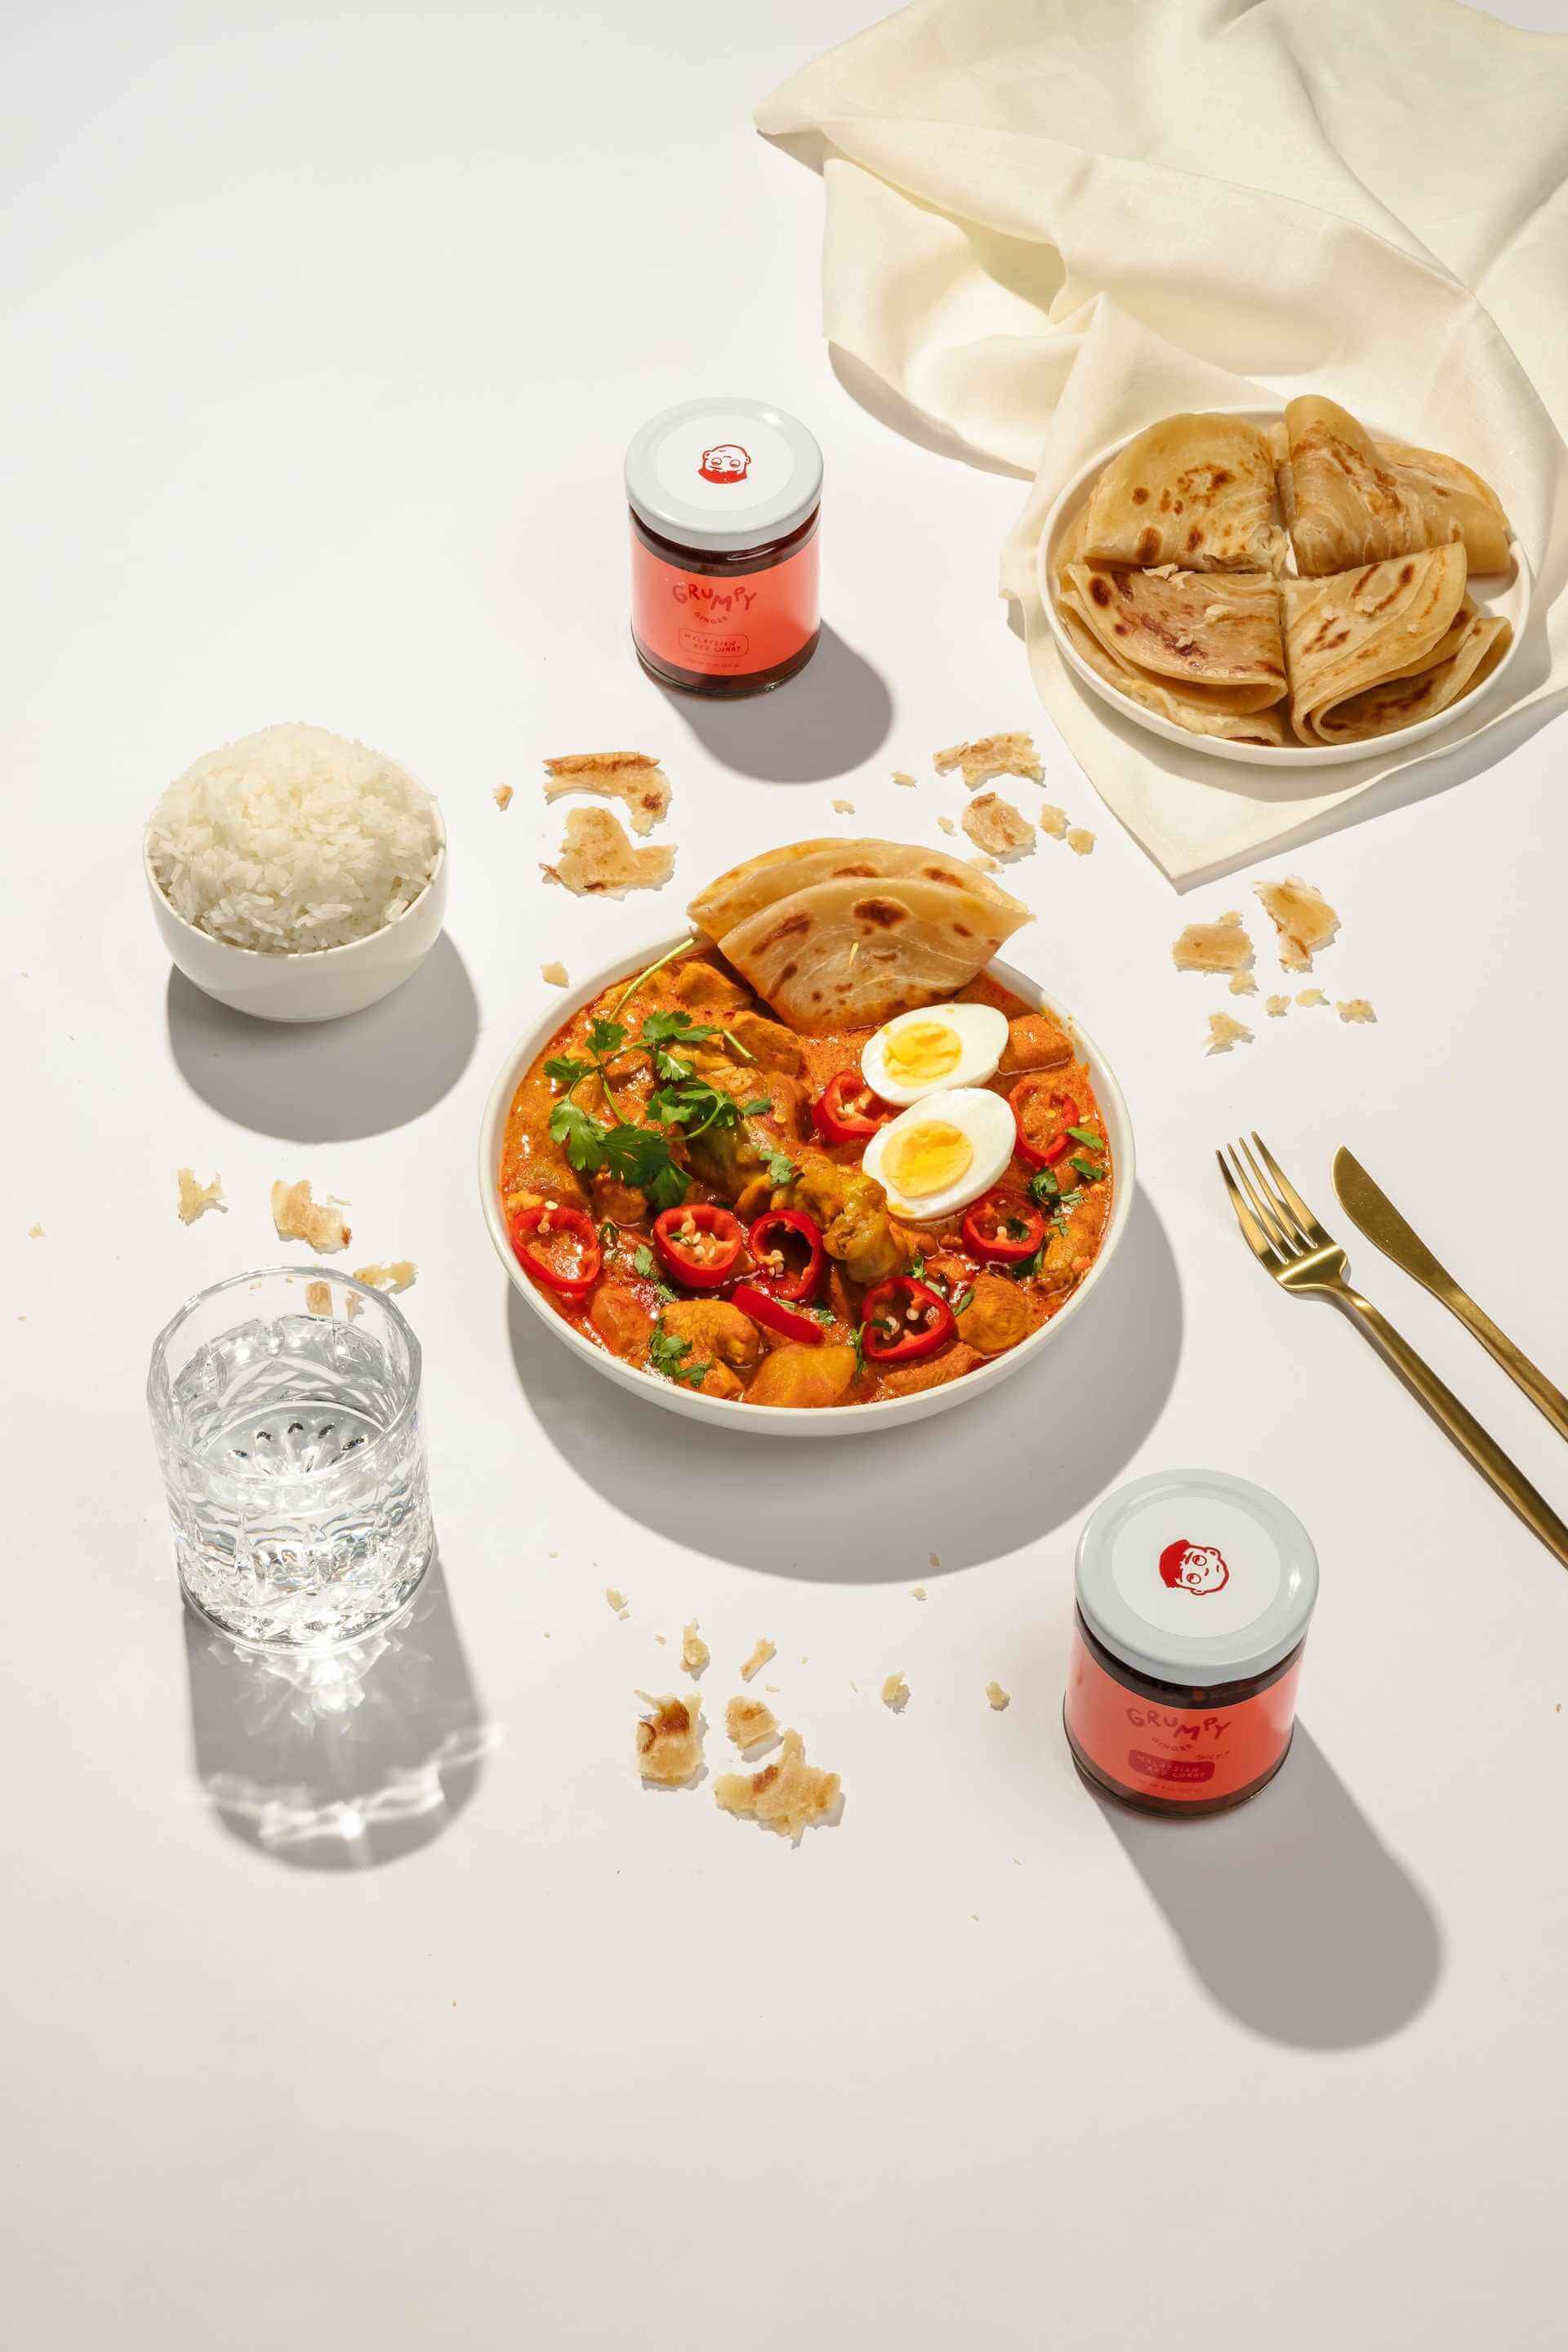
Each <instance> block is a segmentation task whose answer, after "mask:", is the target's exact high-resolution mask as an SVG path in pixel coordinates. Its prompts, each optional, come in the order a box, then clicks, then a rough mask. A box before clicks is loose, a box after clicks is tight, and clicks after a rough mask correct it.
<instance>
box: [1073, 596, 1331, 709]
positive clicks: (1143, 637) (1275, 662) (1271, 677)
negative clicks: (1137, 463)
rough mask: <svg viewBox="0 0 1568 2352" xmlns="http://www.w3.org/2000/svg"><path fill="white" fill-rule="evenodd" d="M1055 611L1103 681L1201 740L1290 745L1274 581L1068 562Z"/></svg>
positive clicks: (1282, 650)
mask: <svg viewBox="0 0 1568 2352" xmlns="http://www.w3.org/2000/svg"><path fill="white" fill-rule="evenodd" d="M1058 613H1059V614H1060V616H1061V619H1062V622H1063V625H1064V626H1066V627H1067V629H1068V633H1069V635H1070V636H1071V638H1072V642H1073V643H1074V645H1075V646H1077V647H1078V649H1079V653H1080V654H1081V655H1082V656H1083V657H1084V659H1085V660H1086V661H1088V662H1089V663H1090V664H1091V665H1092V666H1093V667H1095V668H1097V669H1098V670H1099V671H1100V675H1101V676H1102V677H1105V678H1107V679H1108V680H1109V682H1110V684H1111V685H1112V686H1115V687H1117V688H1119V689H1120V690H1121V693H1123V694H1127V695H1131V697H1132V698H1133V699H1134V700H1135V701H1138V702H1142V704H1144V706H1145V707H1146V708H1147V709H1152V710H1157V711H1159V712H1160V713H1161V714H1162V715H1163V717H1164V718H1166V719H1171V720H1172V721H1173V723H1174V724H1175V725H1176V726H1178V727H1184V728H1185V729H1187V730H1189V732H1191V733H1193V734H1195V735H1211V734H1218V733H1221V732H1224V733H1227V734H1231V735H1242V736H1245V737H1246V738H1247V740H1252V741H1258V742H1266V743H1279V742H1283V741H1284V740H1285V730H1284V722H1283V719H1282V717H1281V716H1280V715H1279V714H1278V713H1277V712H1276V710H1275V709H1274V708H1273V706H1276V705H1279V704H1282V703H1283V702H1284V699H1285V695H1286V691H1287V686H1286V674H1285V646H1284V640H1283V637H1282V635H1281V634H1280V612H1279V582H1278V581H1277V580H1276V579H1275V577H1274V575H1273V573H1272V572H1225V573H1215V572H1180V571H1175V570H1173V569H1172V568H1171V567H1169V566H1167V567H1166V568H1165V569H1163V570H1162V571H1157V572H1127V571H1120V570H1115V569H1113V568H1112V567H1111V566H1110V565H1108V564H1097V563H1081V562H1065V563H1064V564H1063V565H1062V566H1061V569H1060V571H1059V572H1058Z"/></svg>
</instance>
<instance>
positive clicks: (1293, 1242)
mask: <svg viewBox="0 0 1568 2352" xmlns="http://www.w3.org/2000/svg"><path fill="white" fill-rule="evenodd" d="M1236 1149H1237V1158H1238V1159H1240V1160H1245V1161H1246V1163H1247V1167H1248V1168H1249V1169H1250V1170H1251V1171H1252V1174H1253V1176H1254V1178H1255V1180H1256V1181H1257V1184H1258V1191H1259V1192H1261V1193H1262V1195H1263V1197H1264V1199H1265V1200H1266V1201H1267V1202H1268V1205H1269V1207H1270V1208H1271V1209H1272V1210H1273V1212H1274V1214H1275V1215H1276V1217H1277V1218H1278V1219H1279V1223H1280V1224H1281V1225H1282V1226H1283V1227H1284V1229H1285V1236H1286V1239H1287V1240H1288V1241H1289V1244H1290V1246H1291V1248H1292V1249H1295V1247H1296V1246H1297V1244H1298V1242H1299V1243H1300V1246H1301V1247H1302V1248H1303V1249H1310V1248H1311V1246H1312V1244H1311V1241H1310V1236H1309V1235H1308V1234H1307V1231H1306V1229H1305V1227H1304V1226H1303V1225H1301V1224H1300V1223H1299V1222H1298V1220H1297V1219H1296V1218H1295V1217H1293V1216H1292V1215H1291V1214H1290V1212H1289V1208H1288V1207H1287V1206H1286V1204H1285V1202H1283V1201H1282V1200H1281V1199H1280V1198H1279V1193H1278V1192H1276V1191H1275V1189H1274V1187H1273V1186H1272V1185H1271V1184H1270V1183H1269V1181H1268V1177H1267V1176H1266V1175H1265V1174H1264V1172H1263V1171H1262V1169H1261V1168H1260V1167H1259V1166H1258V1162H1257V1160H1255V1159H1254V1158H1253V1156H1252V1151H1251V1148H1250V1146H1249V1145H1248V1144H1247V1143H1246V1142H1245V1141H1243V1142H1241V1143H1238V1144H1237V1147H1236Z"/></svg>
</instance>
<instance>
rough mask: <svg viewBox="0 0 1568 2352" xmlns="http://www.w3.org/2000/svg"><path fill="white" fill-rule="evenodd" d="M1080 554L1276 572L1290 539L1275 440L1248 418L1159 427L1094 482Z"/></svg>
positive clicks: (1191, 418)
mask: <svg viewBox="0 0 1568 2352" xmlns="http://www.w3.org/2000/svg"><path fill="white" fill-rule="evenodd" d="M1082 552H1083V557H1084V560H1085V562H1089V563H1128V564H1138V565H1141V566H1143V567H1144V568H1152V566H1154V565H1157V564H1162V563H1179V564H1180V565H1182V567H1183V568H1184V570H1185V571H1189V572H1270V571H1277V570H1278V569H1279V564H1280V562H1281V560H1282V558H1283V554H1284V540H1283V538H1282V536H1281V534H1280V531H1279V526H1278V523H1277V521H1276V520H1275V490H1274V460H1273V457H1272V456H1271V454H1270V451H1269V446H1268V436H1267V434H1266V433H1264V432H1263V431H1262V430H1261V429H1260V428H1259V427H1258V425H1252V424H1249V423H1248V422H1247V419H1246V418H1245V417H1242V416H1224V415H1182V416H1166V417H1163V418H1162V419H1161V421H1160V423H1159V424H1158V425H1150V426H1149V428H1148V430H1147V431H1146V432H1143V433H1140V434H1138V435H1137V436H1136V437H1135V438H1134V439H1133V440H1131V441H1129V443H1128V444H1127V446H1126V447H1125V448H1124V449H1122V450H1121V451H1119V453H1118V454H1117V456H1116V457H1113V458H1112V459H1111V460H1110V464H1109V465H1108V466H1107V467H1105V470H1104V472H1103V473H1102V474H1101V475H1100V478H1099V480H1098V481H1097V482H1096V483H1095V485H1094V488H1093V490H1092V491H1091V492H1090V494H1089V505H1088V509H1087V511H1086V514H1085V518H1084V539H1083V548H1082Z"/></svg>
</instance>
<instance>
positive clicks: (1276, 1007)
mask: <svg viewBox="0 0 1568 2352" xmlns="http://www.w3.org/2000/svg"><path fill="white" fill-rule="evenodd" d="M1263 1009H1264V1011H1265V1012H1266V1013H1268V1018H1269V1019H1270V1020H1271V1021H1278V1020H1279V1015H1280V1014H1281V1013H1289V1010H1290V1000H1289V997H1288V996H1266V997H1265V998H1264V1000H1263Z"/></svg>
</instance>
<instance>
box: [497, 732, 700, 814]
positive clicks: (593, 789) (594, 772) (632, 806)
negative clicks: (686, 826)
mask: <svg viewBox="0 0 1568 2352" xmlns="http://www.w3.org/2000/svg"><path fill="white" fill-rule="evenodd" d="M544 765H545V770H546V782H545V786H544V797H545V799H546V800H547V801H558V800H559V799H560V798H561V795H562V794H563V793H598V795H599V797H600V799H601V800H607V801H620V802H622V803H624V805H625V807H626V814H627V815H628V816H629V817H630V819H631V821H632V831H633V832H634V833H651V832H652V831H653V828H654V826H655V825H656V824H658V821H659V819H660V818H661V817H662V816H663V814H664V813H665V811H666V810H667V809H668V806H669V795H670V782H669V778H668V776H667V775H666V774H665V772H664V770H663V769H662V768H661V767H660V766H659V763H658V761H657V760H655V759H652V758H650V756H649V755H648V753H647V751H571V752H568V753H567V754H566V756H565V757H564V758H563V759H559V760H546V761H545V762H544ZM503 805H504V803H503Z"/></svg>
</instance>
